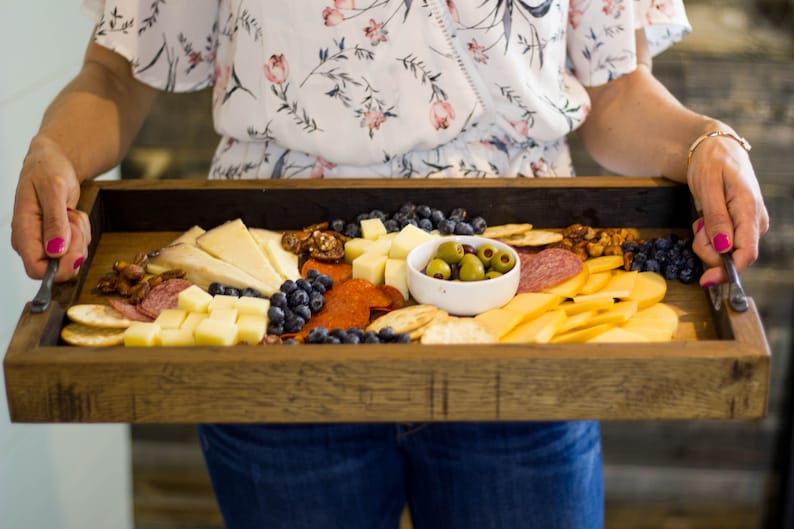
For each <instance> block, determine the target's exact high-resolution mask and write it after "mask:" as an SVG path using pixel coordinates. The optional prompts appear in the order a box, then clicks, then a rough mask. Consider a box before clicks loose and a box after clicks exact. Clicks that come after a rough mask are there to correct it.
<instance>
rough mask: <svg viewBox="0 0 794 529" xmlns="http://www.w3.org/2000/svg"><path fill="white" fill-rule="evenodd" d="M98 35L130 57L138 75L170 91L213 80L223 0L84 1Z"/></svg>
mask: <svg viewBox="0 0 794 529" xmlns="http://www.w3.org/2000/svg"><path fill="white" fill-rule="evenodd" d="M82 10H83V12H84V13H85V14H86V15H88V16H89V17H91V18H92V19H93V20H94V21H95V22H96V25H97V27H96V32H95V34H94V40H95V41H96V42H97V43H98V44H100V45H102V46H104V47H106V48H108V49H111V50H113V51H115V52H116V53H118V54H120V55H122V56H123V57H125V58H127V59H128V60H129V61H130V64H131V66H132V71H133V74H134V75H135V77H136V79H138V80H139V81H141V82H143V83H146V84H148V85H150V86H152V87H154V88H158V89H161V90H165V91H169V92H190V91H194V90H200V89H202V88H205V87H207V86H209V85H211V84H212V81H213V79H214V72H215V54H216V50H217V46H218V20H217V18H218V0H190V1H180V2H169V3H166V2H165V1H164V0H83V4H82Z"/></svg>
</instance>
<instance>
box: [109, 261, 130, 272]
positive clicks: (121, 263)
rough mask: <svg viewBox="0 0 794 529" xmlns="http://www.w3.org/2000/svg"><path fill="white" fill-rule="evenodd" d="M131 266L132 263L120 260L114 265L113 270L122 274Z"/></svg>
mask: <svg viewBox="0 0 794 529" xmlns="http://www.w3.org/2000/svg"><path fill="white" fill-rule="evenodd" d="M129 265H130V263H128V262H127V261H124V260H122V259H119V260H118V261H115V262H114V263H113V270H115V271H116V272H119V273H120V272H121V271H122V270H124V269H125V268H127V267H128V266H129Z"/></svg>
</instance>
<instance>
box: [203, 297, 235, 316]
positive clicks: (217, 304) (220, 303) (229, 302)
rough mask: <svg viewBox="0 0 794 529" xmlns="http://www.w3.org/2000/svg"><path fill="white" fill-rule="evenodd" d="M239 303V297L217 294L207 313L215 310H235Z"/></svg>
mask: <svg viewBox="0 0 794 529" xmlns="http://www.w3.org/2000/svg"><path fill="white" fill-rule="evenodd" d="M236 303H237V296H227V295H225V294H217V295H215V296H213V297H212V301H210V305H209V307H207V312H212V311H213V310H215V309H229V308H234V305H235V304H236Z"/></svg>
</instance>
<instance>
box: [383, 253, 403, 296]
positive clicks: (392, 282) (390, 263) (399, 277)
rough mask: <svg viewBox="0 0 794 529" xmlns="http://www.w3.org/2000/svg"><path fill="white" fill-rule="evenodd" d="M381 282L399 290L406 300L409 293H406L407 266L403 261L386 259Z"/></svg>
mask: <svg viewBox="0 0 794 529" xmlns="http://www.w3.org/2000/svg"><path fill="white" fill-rule="evenodd" d="M383 282H384V283H386V284H387V285H389V286H392V287H394V288H396V289H397V290H399V291H400V293H401V294H402V295H403V299H405V300H406V301H407V300H408V297H409V296H410V292H408V265H407V264H406V262H405V259H386V268H385V269H384V272H383Z"/></svg>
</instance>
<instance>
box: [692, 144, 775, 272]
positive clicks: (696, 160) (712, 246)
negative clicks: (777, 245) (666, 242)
mask: <svg viewBox="0 0 794 529" xmlns="http://www.w3.org/2000/svg"><path fill="white" fill-rule="evenodd" d="M686 176H687V183H688V184H689V189H690V191H691V192H692V195H693V196H694V197H695V199H696V200H697V201H698V202H699V203H700V206H701V208H702V211H703V216H702V217H701V218H699V219H698V220H696V221H695V223H694V224H693V226H692V229H693V232H694V239H693V244H692V246H693V250H694V251H695V253H696V254H697V255H698V256H699V257H700V258H701V259H702V260H703V263H704V264H705V265H706V266H707V267H708V268H707V269H706V271H705V273H704V274H703V275H702V276H701V278H700V284H701V285H703V286H711V285H714V284H717V283H722V282H724V281H726V280H727V275H726V273H725V269H724V268H723V267H722V263H721V259H720V255H719V254H721V253H725V252H730V251H732V252H733V261H734V263H735V264H736V268H737V270H738V271H739V272H741V271H742V270H744V269H745V268H747V267H748V266H750V265H751V264H752V263H754V262H755V260H756V259H757V258H758V246H759V241H760V238H761V236H762V235H763V234H764V233H766V231H767V230H768V229H769V215H768V213H767V211H766V207H765V206H764V201H763V198H762V197H761V190H760V188H759V185H758V180H757V179H756V176H755V172H754V171H753V166H752V165H751V163H750V158H749V156H748V154H747V152H746V151H745V150H744V148H743V147H742V146H741V144H740V143H739V142H738V141H736V140H735V139H733V138H730V137H725V136H715V137H709V138H706V139H704V140H703V141H701V142H700V144H699V145H697V148H696V149H695V151H694V152H693V154H692V157H691V160H690V164H689V167H688V169H687V175H686Z"/></svg>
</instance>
